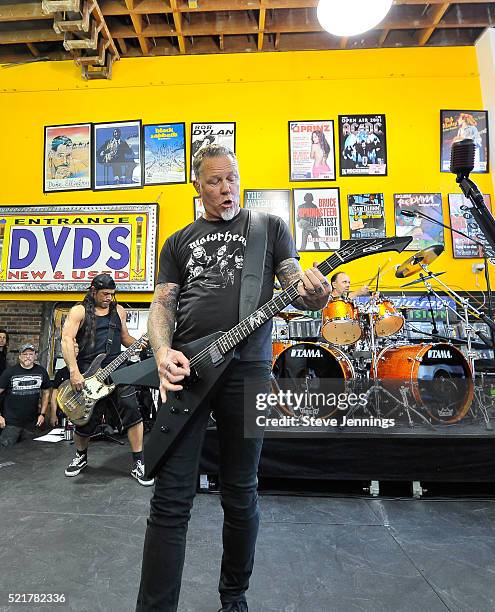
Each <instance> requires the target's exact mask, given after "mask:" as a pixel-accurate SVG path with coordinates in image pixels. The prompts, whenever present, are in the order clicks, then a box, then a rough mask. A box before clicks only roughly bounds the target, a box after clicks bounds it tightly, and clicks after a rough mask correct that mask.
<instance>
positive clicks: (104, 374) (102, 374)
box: [96, 334, 148, 382]
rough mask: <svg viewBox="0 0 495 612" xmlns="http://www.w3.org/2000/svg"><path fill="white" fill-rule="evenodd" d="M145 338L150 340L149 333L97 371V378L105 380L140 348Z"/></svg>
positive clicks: (101, 380)
mask: <svg viewBox="0 0 495 612" xmlns="http://www.w3.org/2000/svg"><path fill="white" fill-rule="evenodd" d="M144 340H148V334H143V335H142V336H141V338H139V340H136V342H133V343H132V344H131V346H129V347H128V348H127V349H126V350H125V351H124V352H123V353H121V354H120V355H119V356H118V357H116V358H115V359H114V360H113V361H111V362H110V363H109V364H108V365H107V366H106V367H105V368H102V369H101V370H99V371H98V372H97V373H96V378H97V379H98V380H99V381H100V382H103V381H104V380H105V379H106V378H108V377H109V376H110V374H111V373H112V372H114V371H115V370H116V369H117V368H118V367H119V366H120V365H122V364H123V363H124V362H125V361H127V358H128V357H130V356H131V355H132V353H134V351H136V349H138V348H139V346H140V345H141V343H142V342H143V341H144Z"/></svg>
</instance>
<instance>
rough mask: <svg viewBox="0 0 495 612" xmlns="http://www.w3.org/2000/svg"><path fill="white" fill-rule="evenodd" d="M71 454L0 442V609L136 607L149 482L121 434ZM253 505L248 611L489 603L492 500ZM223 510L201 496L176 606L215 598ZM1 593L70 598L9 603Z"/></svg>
mask: <svg viewBox="0 0 495 612" xmlns="http://www.w3.org/2000/svg"><path fill="white" fill-rule="evenodd" d="M328 442H329V443H330V444H331V440H329V441H328ZM72 454H73V447H72V446H69V444H68V443H67V442H60V443H56V444H48V443H40V442H38V443H36V442H25V443H23V444H21V445H18V446H17V447H15V448H14V449H12V450H10V451H3V452H2V453H1V454H0V488H1V495H0V532H1V547H0V597H1V599H0V610H1V611H2V612H7V611H8V612H10V611H12V612H13V611H20V610H29V611H31V610H33V611H34V610H75V611H78V612H80V611H81V612H96V611H100V610H101V611H105V612H120V611H131V610H133V609H134V604H135V599H136V592H137V588H138V579H139V573H140V563H141V550H142V544H143V536H144V531H145V525H146V517H147V515H148V505H149V498H150V495H151V490H150V489H146V488H144V487H141V486H139V485H138V484H137V483H136V482H135V481H134V480H132V479H131V478H130V476H128V472H129V470H130V467H131V466H130V456H129V453H128V448H127V446H126V447H125V448H124V447H119V446H116V445H113V444H110V443H108V442H96V443H94V444H93V446H92V447H91V448H90V455H89V458H90V465H89V466H88V468H87V469H86V471H85V472H83V473H82V474H81V475H80V476H79V477H76V478H74V479H68V478H65V477H64V474H63V471H64V468H65V467H66V465H67V463H68V461H69V460H70V459H71V458H72ZM342 460H343V461H345V458H342ZM10 462H12V463H10ZM330 486H331V485H329V487H330ZM330 492H331V491H330ZM261 507H262V525H261V530H260V536H259V543H258V548H257V559H256V566H255V572H254V575H253V578H252V583H251V589H250V591H249V604H250V608H249V609H250V611H252V612H327V611H335V612H351V611H352V612H353V611H358V610H359V611H361V610H367V611H380V612H382V611H390V612H392V611H393V612H399V611H411V612H417V611H428V612H436V611H443V610H455V611H465V612H474V611H476V612H482V611H485V610H486V611H489V610H490V611H493V610H494V609H495V500H493V499H485V500H468V501H456V500H449V501H445V500H442V501H439V500H420V501H418V500H412V499H411V500H407V499H385V498H377V499H371V498H370V499H366V498H359V497H355V498H352V497H349V498H344V497H290V496H262V498H261ZM220 519H221V508H220V503H219V499H218V496H216V495H198V497H197V498H196V504H195V508H194V512H193V518H192V520H191V524H190V530H189V548H188V554H187V559H186V569H185V573H184V581H183V589H182V599H181V604H180V606H179V609H180V612H215V611H216V610H217V609H218V607H219V604H218V599H217V592H216V583H217V576H218V567H219V560H220V554H221V547H220V529H221V527H220ZM8 593H64V594H65V595H66V597H67V599H68V602H67V603H66V604H64V605H59V606H53V605H39V604H33V605H30V604H24V605H21V604H13V605H10V606H9V605H8Z"/></svg>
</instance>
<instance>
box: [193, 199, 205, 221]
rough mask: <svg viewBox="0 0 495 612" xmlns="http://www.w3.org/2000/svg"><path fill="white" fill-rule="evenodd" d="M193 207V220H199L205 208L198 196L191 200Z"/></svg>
mask: <svg viewBox="0 0 495 612" xmlns="http://www.w3.org/2000/svg"><path fill="white" fill-rule="evenodd" d="M193 207H194V220H195V221H196V219H199V218H200V217H202V216H203V213H204V212H205V207H204V205H203V200H202V199H201V198H200V197H199V196H195V197H194V198H193Z"/></svg>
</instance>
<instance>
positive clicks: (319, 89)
mask: <svg viewBox="0 0 495 612" xmlns="http://www.w3.org/2000/svg"><path fill="white" fill-rule="evenodd" d="M441 108H454V109H455V108H466V109H479V108H482V102H481V91H480V83H479V75H478V68H477V63H476V54H475V49H474V48H473V47H462V48H445V49H444V48H433V49H394V50H392V49H380V50H365V51H330V52H297V53H296V52H295V53H266V54H253V55H249V54H242V55H217V56H194V57H173V58H170V57H163V58H147V59H127V60H122V61H120V62H118V63H117V64H116V65H115V66H114V75H113V79H112V80H111V81H93V82H86V81H83V80H82V79H81V77H80V72H79V69H78V68H77V67H75V65H74V64H73V63H72V62H47V63H39V64H30V65H25V66H17V67H14V68H9V69H3V70H0V110H1V115H0V125H1V134H2V138H1V142H2V145H1V147H0V167H2V168H3V169H4V172H3V180H2V188H1V192H0V193H1V195H0V204H1V205H20V204H31V205H32V204H35V205H37V204H43V205H46V204H66V203H67V204H78V203H88V204H97V203H101V202H106V203H111V202H152V201H155V200H157V199H158V200H159V204H160V221H159V244H161V243H162V242H163V240H164V239H165V238H166V237H167V236H168V235H169V234H170V233H172V232H173V231H175V230H176V229H178V228H180V227H182V226H183V225H185V224H186V223H188V222H190V221H191V220H192V197H193V195H194V193H193V188H192V185H191V184H186V185H170V186H163V185H162V186H155V187H146V188H144V189H140V190H129V191H125V190H123V191H120V192H115V191H108V192H90V191H85V192H69V193H51V194H43V187H42V166H43V164H42V161H43V126H44V125H50V124H64V123H79V122H87V121H93V122H103V121H118V120H126V119H142V121H143V123H156V122H161V121H163V122H173V121H185V122H186V124H187V128H188V136H187V138H189V127H190V123H191V122H193V121H236V122H237V154H238V157H239V160H240V168H241V181H242V187H243V188H247V189H253V188H260V189H263V188H292V187H298V188H300V187H305V186H306V185H305V184H304V183H292V184H291V183H289V182H288V135H287V122H288V120H311V119H334V120H337V115H338V114H339V113H340V114H353V113H385V114H386V118H387V145H388V160H389V175H388V176H387V177H363V178H348V177H346V178H340V177H338V178H337V181H335V182H322V183H316V182H315V183H308V184H307V186H308V187H309V186H311V187H317V186H321V187H325V186H329V187H331V186H334V185H336V186H338V187H340V189H341V213H342V219H343V237H344V238H347V237H348V232H349V230H348V220H347V212H346V201H347V194H348V193H366V192H380V191H381V192H383V193H384V194H385V207H386V217H387V234H388V235H393V234H394V227H395V226H394V215H393V194H394V193H397V192H441V193H442V194H443V196H444V218H445V219H446V220H448V204H447V194H448V193H449V192H451V193H452V192H457V191H458V188H457V186H456V184H455V180H454V176H453V175H451V174H442V173H440V172H439V165H440V162H439V110H440V109H441ZM188 144H189V142H188ZM188 149H189V147H188ZM493 153H494V154H495V152H493ZM492 157H493V156H492ZM474 178H475V180H476V182H477V184H478V185H479V187H480V189H481V190H482V191H483V192H484V193H490V194H491V195H492V200H493V185H492V183H491V178H490V175H488V174H487V175H479V174H478V175H474ZM445 235H446V240H445V242H446V249H445V252H444V254H443V255H442V256H441V258H439V259H438V260H437V262H435V264H433V266H432V268H433V269H434V270H437V271H438V270H447V272H448V273H447V274H445V275H444V276H443V279H445V280H446V281H447V282H448V283H451V284H452V285H455V286H456V287H459V286H460V287H462V288H463V289H468V290H473V289H476V288H478V285H477V284H476V283H477V280H479V282H480V284H481V288H484V280H483V278H480V277H479V276H478V278H476V277H475V276H474V275H473V274H472V272H471V266H472V263H473V262H474V261H476V260H471V259H470V260H454V259H452V256H451V252H452V248H451V241H450V232H447V231H446V233H445ZM410 254H411V253H409V255H410ZM325 256H326V255H324V254H323V253H316V254H311V253H303V254H302V257H301V260H302V265H303V267H304V266H308V265H309V264H310V263H311V262H312V261H313V258H314V259H315V260H318V261H321V260H322V259H324V257H325ZM407 256H408V254H402V255H395V254H394V255H392V261H391V262H390V264H391V265H392V264H395V263H400V262H402V261H403V260H404V259H405V258H406V257H407ZM383 259H384V258H383V256H382V257H377V256H374V257H373V258H369V259H366V260H361V261H359V262H354V263H353V264H350V265H348V266H346V269H347V271H349V272H350V274H351V278H352V280H353V281H356V282H358V283H359V282H361V281H364V280H365V279H366V278H369V277H371V276H372V275H373V274H374V271H375V269H376V266H377V265H378V264H379V263H380V262H382V261H383ZM385 259H386V258H385ZM492 269H493V267H492ZM493 280H494V285H495V276H494V278H493ZM385 284H387V285H389V286H393V287H395V288H398V286H399V284H400V283H399V281H396V280H395V279H394V278H393V274H392V273H391V272H389V273H388V275H387V276H386V277H385ZM150 297H151V295H150V294H127V295H126V294H123V295H121V296H120V298H121V299H122V300H123V301H147V300H149V299H150ZM0 299H47V300H64V299H65V300H74V299H78V295H77V294H64V295H60V294H26V295H19V294H17V293H10V294H2V295H1V297H0Z"/></svg>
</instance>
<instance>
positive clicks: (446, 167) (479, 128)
mask: <svg viewBox="0 0 495 612" xmlns="http://www.w3.org/2000/svg"><path fill="white" fill-rule="evenodd" d="M466 138H467V139H469V140H472V141H473V142H474V144H475V147H476V148H475V156H474V170H472V172H477V173H480V174H483V173H486V172H488V170H489V169H488V112H487V111H461V110H441V111H440V156H441V159H440V171H441V172H450V153H451V149H452V145H453V144H454V142H459V141H461V140H464V139H466Z"/></svg>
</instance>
